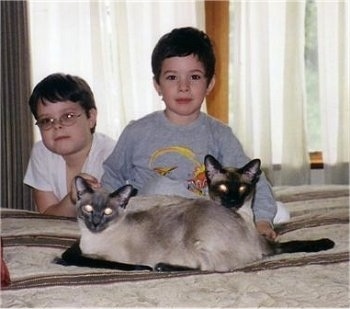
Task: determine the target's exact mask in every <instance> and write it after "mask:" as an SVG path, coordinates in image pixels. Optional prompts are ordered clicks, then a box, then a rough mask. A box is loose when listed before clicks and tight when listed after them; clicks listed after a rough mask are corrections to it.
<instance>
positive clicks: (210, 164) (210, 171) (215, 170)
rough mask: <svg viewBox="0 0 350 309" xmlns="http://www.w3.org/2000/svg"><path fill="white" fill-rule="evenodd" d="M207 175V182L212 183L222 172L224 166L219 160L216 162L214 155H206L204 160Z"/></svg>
mask: <svg viewBox="0 0 350 309" xmlns="http://www.w3.org/2000/svg"><path fill="white" fill-rule="evenodd" d="M204 166H205V175H206V177H207V181H208V182H210V181H211V180H212V179H213V178H214V176H215V175H217V174H220V173H221V170H222V165H221V164H220V162H219V161H218V160H216V159H215V158H214V157H213V156H212V155H209V154H208V155H206V156H205V158H204Z"/></svg>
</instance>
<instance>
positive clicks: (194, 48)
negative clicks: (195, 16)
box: [152, 27, 215, 84]
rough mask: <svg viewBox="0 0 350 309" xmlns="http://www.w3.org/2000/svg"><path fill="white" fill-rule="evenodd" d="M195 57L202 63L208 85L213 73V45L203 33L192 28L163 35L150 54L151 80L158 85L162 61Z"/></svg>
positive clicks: (177, 29) (175, 30) (178, 29)
mask: <svg viewBox="0 0 350 309" xmlns="http://www.w3.org/2000/svg"><path fill="white" fill-rule="evenodd" d="M189 55H195V56H197V57H198V60H199V61H200V62H202V63H203V65H204V69H205V76H206V78H207V80H208V84H209V83H210V81H211V79H212V78H213V76H214V73H215V54H214V48H213V44H212V42H211V40H210V38H209V37H208V35H207V34H205V33H204V32H203V31H201V30H198V29H196V28H192V27H184V28H176V29H173V30H172V31H171V32H169V33H167V34H165V35H163V36H162V37H161V38H160V39H159V41H158V43H157V44H156V46H155V47H154V49H153V52H152V72H153V78H154V79H155V80H156V82H157V83H159V77H160V72H161V69H162V63H163V61H164V59H166V58H170V57H186V56H189Z"/></svg>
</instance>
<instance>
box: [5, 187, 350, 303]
mask: <svg viewBox="0 0 350 309" xmlns="http://www.w3.org/2000/svg"><path fill="white" fill-rule="evenodd" d="M274 192H275V196H276V199H277V200H279V201H281V202H283V203H284V204H285V205H286V207H287V208H288V209H289V211H290V212H291V220H290V221H289V222H287V223H284V224H280V225H278V226H276V230H277V231H278V233H279V240H280V241H285V240H293V239H294V240H296V239H316V238H323V237H328V238H331V239H332V240H333V241H334V242H335V243H336V245H335V247H334V248H333V249H331V250H328V251H323V252H318V253H296V254H283V255H277V256H273V257H269V258H266V259H264V260H262V261H259V262H256V263H254V264H250V265H247V266H246V267H244V268H241V269H236V270H234V271H232V272H227V273H215V272H199V271H188V272H170V273H156V272H149V271H132V272H124V271H117V270H108V269H91V268H86V267H75V266H70V267H64V266H61V265H57V264H54V263H52V260H53V259H54V258H55V257H58V256H60V255H61V253H62V252H63V251H64V250H65V249H66V248H67V247H69V246H70V245H71V244H72V243H73V242H74V241H75V240H76V239H77V238H78V237H79V228H78V225H77V222H76V220H73V219H67V218H61V217H53V216H45V215H41V214H38V213H35V212H27V211H20V210H11V209H7V208H2V209H1V237H2V240H3V245H4V248H3V251H4V252H3V254H4V255H3V259H4V261H5V263H6V265H7V267H8V269H9V273H10V278H11V284H10V285H9V286H8V287H2V291H1V301H2V307H62V306H70V307H82V306H83V307H104V306H107V307H180V306H181V307H193V306H195V307H247V306H248V307H258V306H269V307H281V306H282V307H286V306H293V307H305V306H311V307H349V305H350V303H349V298H348V293H349V276H348V274H349V187H348V186H294V187H275V188H274Z"/></svg>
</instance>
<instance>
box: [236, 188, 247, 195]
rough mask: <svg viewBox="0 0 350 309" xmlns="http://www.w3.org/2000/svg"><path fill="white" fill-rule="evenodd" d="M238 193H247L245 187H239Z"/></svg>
mask: <svg viewBox="0 0 350 309" xmlns="http://www.w3.org/2000/svg"><path fill="white" fill-rule="evenodd" d="M238 191H239V193H240V194H244V193H245V192H246V191H247V186H240V187H239V189H238Z"/></svg>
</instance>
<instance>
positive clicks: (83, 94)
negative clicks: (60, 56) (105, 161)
mask: <svg viewBox="0 0 350 309" xmlns="http://www.w3.org/2000/svg"><path fill="white" fill-rule="evenodd" d="M45 100H46V101H49V102H51V103H56V102H61V101H72V102H74V103H78V104H79V105H80V106H81V107H82V108H83V109H84V111H85V113H86V115H87V117H90V110H91V109H93V108H94V109H97V108H96V104H95V98H94V94H93V92H92V90H91V88H90V86H89V85H88V83H87V82H86V81H85V80H83V79H82V78H80V77H79V76H72V75H69V74H63V73H54V74H51V75H49V76H47V77H45V78H44V79H43V80H42V81H40V82H39V83H38V84H37V85H36V86H35V87H34V89H33V92H32V94H31V96H30V98H29V106H30V110H31V112H32V114H33V115H34V117H35V119H37V117H38V113H37V108H38V104H39V103H40V102H41V103H42V104H44V105H45V104H46V103H45ZM94 130H95V128H92V130H91V132H92V133H93V132H94Z"/></svg>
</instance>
